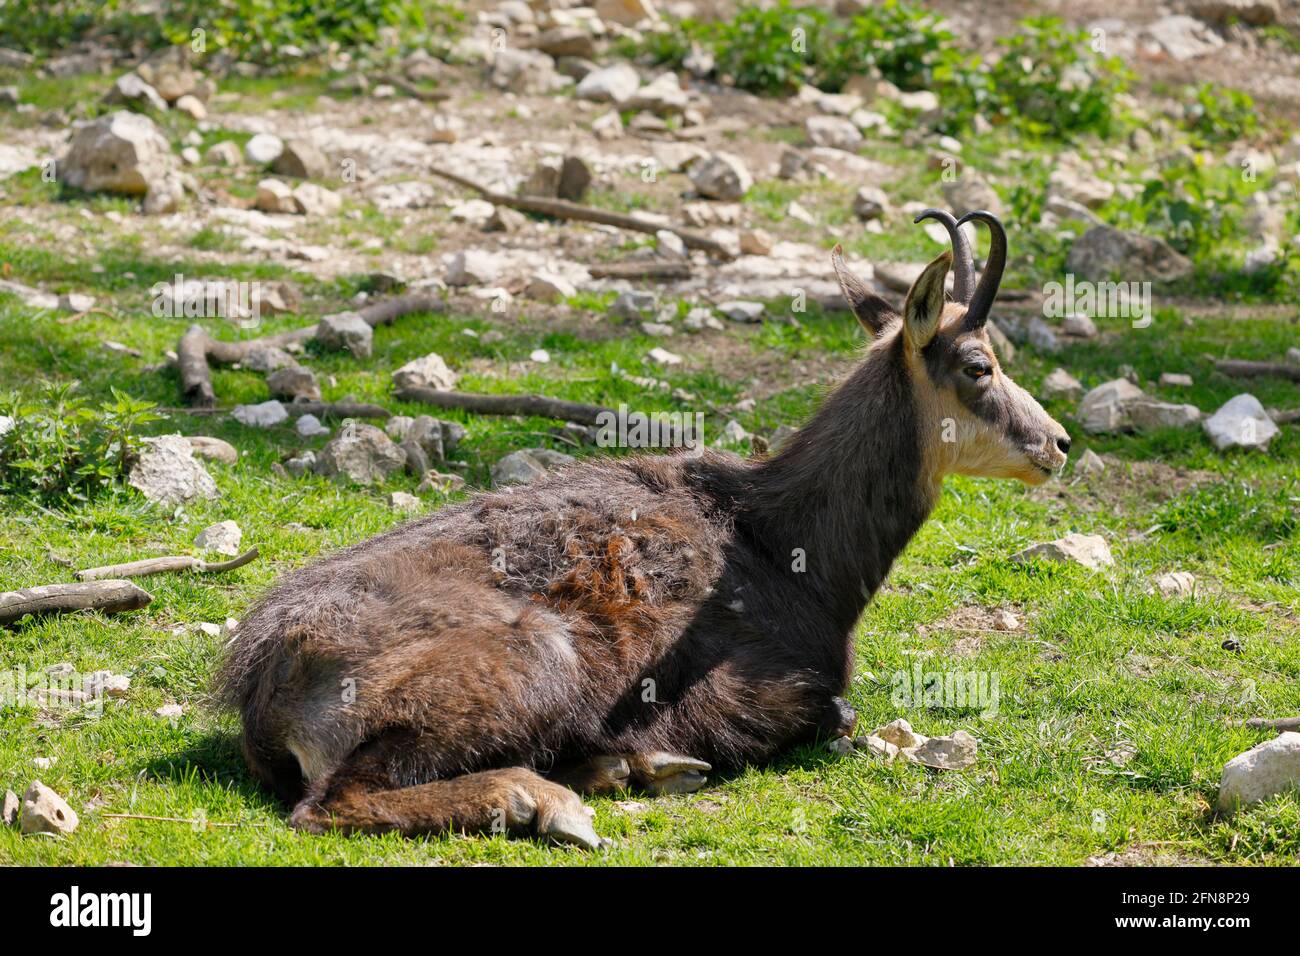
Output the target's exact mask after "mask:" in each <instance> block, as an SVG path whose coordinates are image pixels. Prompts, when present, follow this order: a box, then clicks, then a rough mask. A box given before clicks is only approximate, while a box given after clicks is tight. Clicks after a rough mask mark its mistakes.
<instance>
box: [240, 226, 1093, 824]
mask: <svg viewBox="0 0 1300 956" xmlns="http://www.w3.org/2000/svg"><path fill="white" fill-rule="evenodd" d="M924 218H931V219H935V220H937V221H939V222H941V223H943V225H944V227H945V228H946V229H947V231H948V232H949V234H950V236H951V241H952V245H953V249H952V251H951V252H944V253H943V254H942V255H940V256H938V257H937V258H936V259H935V260H934V261H933V262H931V263H929V265H927V266H926V268H925V270H924V271H923V272H922V273H921V275H920V277H919V278H918V279H917V280H916V283H915V284H914V285H913V286H912V288H911V290H910V291H909V292H908V295H907V298H906V302H905V304H904V306H903V311H902V314H901V315H900V314H899V313H897V312H896V311H894V309H893V308H892V307H891V306H890V305H889V303H887V302H886V301H885V300H884V299H882V298H880V297H879V296H877V295H875V294H874V293H872V292H871V291H869V290H868V288H867V287H866V285H865V284H864V283H863V282H862V281H861V280H860V279H858V278H857V277H856V276H854V275H853V274H852V273H851V272H849V271H848V270H847V269H846V267H845V265H844V260H843V256H842V252H841V250H840V247H839V246H836V247H835V249H834V251H833V252H832V254H831V261H832V264H833V266H834V269H835V272H836V274H837V276H838V278H839V282H840V286H841V288H842V290H843V292H844V295H845V297H846V298H847V300H848V302H849V305H850V306H851V308H852V311H853V313H854V314H855V316H856V317H857V318H858V320H859V321H860V322H861V323H862V325H863V326H864V327H865V328H866V330H867V332H868V335H869V337H870V339H871V343H870V345H869V347H868V348H867V350H866V354H865V357H864V358H863V360H862V361H861V362H860V364H858V365H857V367H856V368H855V369H854V370H853V371H852V372H851V374H849V375H848V377H847V378H846V379H845V380H844V381H843V382H842V383H841V384H840V385H839V386H838V387H837V388H836V389H835V390H834V391H833V392H832V393H831V394H830V395H829V396H828V397H827V398H826V400H825V401H824V402H823V404H822V406H821V408H820V410H819V411H818V412H817V413H816V414H815V415H814V416H813V418H812V420H811V421H810V422H808V424H807V425H805V426H804V427H803V428H802V429H800V430H799V431H798V432H797V433H796V434H795V435H794V437H793V438H791V439H790V440H789V442H788V443H787V444H786V445H785V446H784V447H783V448H781V449H780V450H779V452H778V453H776V454H774V455H772V456H771V457H767V458H752V459H749V460H742V459H740V458H738V457H736V456H734V455H725V454H722V453H718V452H713V451H705V452H704V453H703V454H700V455H690V454H680V453H679V454H664V455H638V456H630V457H617V458H609V459H605V460H601V461H588V462H583V463H580V464H575V465H572V466H570V467H568V468H566V469H564V470H563V471H560V472H558V473H556V474H553V475H551V476H547V477H545V478H542V479H540V480H538V481H536V482H534V483H533V484H531V485H529V486H527V487H526V488H521V489H513V490H510V491H499V492H495V493H482V494H477V495H475V496H473V497H472V498H470V499H469V500H467V501H464V502H461V503H458V504H456V505H453V506H450V507H447V508H444V509H442V510H441V511H439V512H438V513H436V514H433V515H431V516H429V517H426V518H422V519H420V520H417V521H413V522H410V523H408V524H405V525H402V526H400V527H398V528H395V529H393V530H391V531H388V532H386V533H384V534H381V535H378V536H376V537H374V538H371V539H369V540H367V541H363V542H361V543H360V544H357V545H355V546H353V547H350V548H347V549H346V550H343V551H341V552H339V553H336V554H334V555H332V556H329V557H326V558H325V559H324V560H321V561H319V562H317V563H314V564H311V565H308V566H306V567H304V568H302V569H300V570H298V571H296V572H294V573H292V574H290V575H289V576H288V577H286V578H285V579H284V580H283V581H282V582H281V583H279V584H278V585H277V586H276V587H274V588H273V589H272V590H271V591H270V592H269V593H268V594H267V595H266V596H265V597H264V598H263V599H262V600H261V601H260V603H258V605H257V606H256V607H255V608H254V609H253V610H252V611H251V612H250V613H249V614H248V615H247V616H246V617H245V619H244V622H243V624H242V625H241V626H240V628H239V631H238V633H237V635H236V637H235V638H234V640H233V642H232V644H231V646H230V648H229V651H228V657H227V659H226V661H225V663H224V666H223V669H222V672H221V674H220V677H219V683H220V687H221V690H222V692H223V697H224V699H225V700H226V701H227V702H228V703H229V704H230V705H231V706H232V707H235V708H237V709H238V710H239V712H240V714H241V716H242V719H243V741H242V743H243V750H244V754H245V757H246V759H247V761H248V764H249V766H250V768H251V769H252V771H253V773H254V774H255V775H256V776H257V777H258V778H259V779H260V780H261V781H263V782H264V783H265V784H266V785H267V786H268V787H269V788H270V789H271V790H272V791H274V793H275V794H277V795H278V796H279V797H280V798H281V799H282V800H283V801H285V803H286V804H287V805H288V806H290V807H292V812H291V814H290V818H289V820H290V823H291V825H292V826H294V827H297V828H301V829H303V830H306V831H310V832H321V831H324V830H327V829H330V828H338V829H340V830H342V831H345V832H362V833H377V832H384V831H389V830H398V831H400V832H402V833H404V834H408V835H413V834H424V833H439V832H443V831H445V830H448V829H456V830H460V831H466V832H475V831H492V832H496V831H502V830H509V831H521V830H528V829H530V828H531V829H532V830H533V831H534V832H536V833H537V834H539V835H543V836H546V837H549V838H552V839H555V840H560V841H567V842H573V843H577V844H580V845H582V846H585V847H589V848H594V847H598V846H600V845H601V842H602V841H601V840H600V838H599V837H598V836H597V834H596V832H595V830H594V829H593V827H592V825H591V821H590V817H589V813H588V812H587V808H585V807H584V806H583V804H582V802H581V800H580V799H579V796H578V794H579V793H601V792H610V791H614V790H619V789H622V788H625V787H636V788H642V789H645V790H648V791H650V792H652V793H665V792H687V791H690V790H694V789H696V788H698V787H700V786H702V785H703V784H704V783H705V781H706V776H705V774H706V773H707V772H709V771H710V770H711V769H712V768H715V767H716V768H737V767H741V766H744V765H746V764H748V763H759V762H763V761H766V760H768V759H770V758H771V757H772V756H773V755H775V754H777V753H780V752H781V751H783V750H785V749H787V748H789V747H791V746H793V745H795V744H798V743H800V742H806V741H810V740H814V739H816V738H818V736H819V735H820V736H826V737H838V736H840V735H846V734H851V733H852V732H853V729H854V725H855V723H856V720H857V717H856V714H855V713H854V712H853V710H852V708H851V707H850V706H849V705H848V704H847V703H846V702H845V701H844V700H843V698H842V695H843V694H844V693H845V692H846V689H847V687H848V685H849V680H850V676H851V674H852V671H853V634H854V628H855V625H856V623H857V621H858V619H859V617H860V616H861V614H862V612H863V609H864V608H865V607H866V605H867V602H868V601H869V600H870V599H871V597H872V595H873V594H874V593H875V591H876V590H877V588H879V587H880V585H881V582H882V581H884V579H885V576H886V574H887V573H888V572H889V569H890V566H891V565H892V564H893V561H894V559H895V558H896V557H897V556H898V554H899V553H900V552H901V551H902V550H903V548H904V547H905V546H906V545H907V543H908V541H909V540H910V539H911V537H912V536H913V535H914V534H915V533H916V531H917V529H918V528H919V527H920V526H921V524H922V522H924V521H925V519H926V517H927V516H928V515H929V513H930V511H931V509H932V508H933V507H934V505H935V502H936V500H937V499H938V497H939V494H940V491H941V487H942V482H943V478H944V476H945V475H947V474H949V473H954V472H955V473H961V474H966V475H977V476H989V477H1002V478H1018V479H1019V480H1021V481H1022V482H1025V483H1028V484H1038V483H1040V482H1043V481H1045V480H1046V479H1047V478H1048V477H1049V476H1050V475H1051V474H1052V473H1053V472H1054V471H1056V470H1058V469H1059V468H1060V467H1061V466H1062V465H1063V464H1064V463H1065V461H1066V453H1067V451H1068V450H1069V445H1070V439H1069V437H1068V435H1067V434H1066V432H1065V430H1064V429H1063V428H1062V427H1061V426H1060V425H1059V424H1058V423H1057V422H1056V421H1054V420H1053V419H1052V418H1051V417H1050V416H1048V415H1047V413H1046V412H1044V411H1043V409H1042V407H1041V406H1040V405H1039V404H1038V403H1037V402H1036V401H1034V399H1033V398H1032V397H1030V396H1029V395H1028V394H1027V393H1026V392H1025V391H1024V390H1023V389H1021V388H1020V387H1019V386H1017V385H1016V384H1015V383H1014V382H1012V381H1011V380H1010V379H1009V378H1007V377H1006V375H1005V374H1004V373H1003V371H1002V369H1001V367H1000V366H999V364H998V360H997V358H996V356H995V355H994V353H993V351H992V349H991V348H990V347H989V339H988V334H987V332H986V330H985V323H986V321H987V319H988V315H989V309H990V307H991V306H992V304H993V299H994V296H995V294H996V292H997V288H998V284H999V282H1000V281H1001V276H1002V271H1003V267H1004V265H1005V261H1006V235H1005V233H1004V231H1003V229H1002V225H1001V223H999V222H998V220H997V219H996V218H995V217H994V216H993V215H991V214H990V213H987V212H983V211H980V212H972V213H969V214H968V215H966V216H965V217H963V218H962V219H961V220H960V221H958V220H955V219H954V218H953V217H952V216H951V215H950V214H948V213H946V212H942V211H940V210H927V211H926V212H924V213H922V214H921V215H920V216H918V217H917V220H916V221H917V222H920V221H921V219H924ZM968 220H970V221H978V222H982V223H984V224H986V226H987V227H988V228H989V231H990V234H991V243H990V252H989V256H988V260H987V264H986V268H985V269H984V271H983V273H982V275H981V276H980V277H979V282H978V285H976V284H975V269H974V264H973V260H972V256H971V250H970V247H969V244H968V243H967V241H966V238H965V237H964V236H963V234H962V232H961V230H960V226H961V225H962V224H963V223H965V222H966V221H968ZM954 253H955V258H954ZM950 264H951V265H952V266H953V267H954V280H955V281H954V298H955V301H951V302H946V301H945V295H944V283H945V280H946V277H947V273H948V270H949V266H950Z"/></svg>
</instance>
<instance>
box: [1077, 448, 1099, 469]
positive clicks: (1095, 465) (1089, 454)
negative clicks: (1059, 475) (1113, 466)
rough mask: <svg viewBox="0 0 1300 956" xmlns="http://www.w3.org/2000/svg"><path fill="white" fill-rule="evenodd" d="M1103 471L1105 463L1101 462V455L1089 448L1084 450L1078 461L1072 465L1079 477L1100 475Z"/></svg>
mask: <svg viewBox="0 0 1300 956" xmlns="http://www.w3.org/2000/svg"><path fill="white" fill-rule="evenodd" d="M1105 470H1106V462H1104V461H1102V458H1101V455H1099V454H1097V453H1096V452H1095V451H1093V450H1092V449H1091V448H1087V449H1085V450H1084V452H1083V454H1082V455H1080V456H1079V460H1078V461H1076V462H1075V463H1074V471H1075V473H1076V474H1079V475H1100V474H1101V473H1102V472H1104V471H1105Z"/></svg>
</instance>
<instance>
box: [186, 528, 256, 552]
mask: <svg viewBox="0 0 1300 956" xmlns="http://www.w3.org/2000/svg"><path fill="white" fill-rule="evenodd" d="M243 540H244V531H243V529H242V528H240V527H239V525H238V524H236V523H235V522H233V521H218V522H217V523H216V524H214V525H208V527H206V528H204V529H203V530H202V531H200V532H199V535H198V537H197V538H195V539H194V544H195V546H196V547H200V548H206V549H207V550H209V551H215V552H217V553H218V554H228V555H230V556H231V557H234V556H235V555H237V554H239V544H240V542H241V541H243Z"/></svg>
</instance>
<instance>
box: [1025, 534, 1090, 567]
mask: <svg viewBox="0 0 1300 956" xmlns="http://www.w3.org/2000/svg"><path fill="white" fill-rule="evenodd" d="M1033 558H1042V559H1044V560H1047V561H1061V562H1072V563H1074V564H1079V565H1082V566H1083V567H1085V568H1088V569H1089V570H1092V571H1099V570H1101V569H1102V568H1105V567H1110V566H1111V565H1113V564H1114V563H1115V559H1114V558H1113V557H1112V556H1111V553H1110V546H1109V545H1108V544H1106V539H1105V538H1103V537H1102V536H1101V535H1099V534H1067V535H1066V536H1065V537H1064V538H1058V539H1057V540H1055V541H1048V542H1045V543H1043V544H1035V545H1033V546H1031V547H1028V548H1026V549H1025V550H1023V551H1020V552H1018V553H1016V554H1013V555H1012V556H1011V560H1012V561H1015V562H1017V563H1020V564H1023V563H1024V562H1026V561H1029V560H1031V559H1033Z"/></svg>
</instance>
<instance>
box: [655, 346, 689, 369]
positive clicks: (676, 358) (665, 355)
mask: <svg viewBox="0 0 1300 956" xmlns="http://www.w3.org/2000/svg"><path fill="white" fill-rule="evenodd" d="M649 357H650V361H652V362H657V363H658V364H660V365H681V364H682V357H681V356H680V355H677V354H676V353H675V352H669V351H668V350H667V349H665V348H660V347H659V346H655V347H654V348H652V349H651V350H650V352H649Z"/></svg>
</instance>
